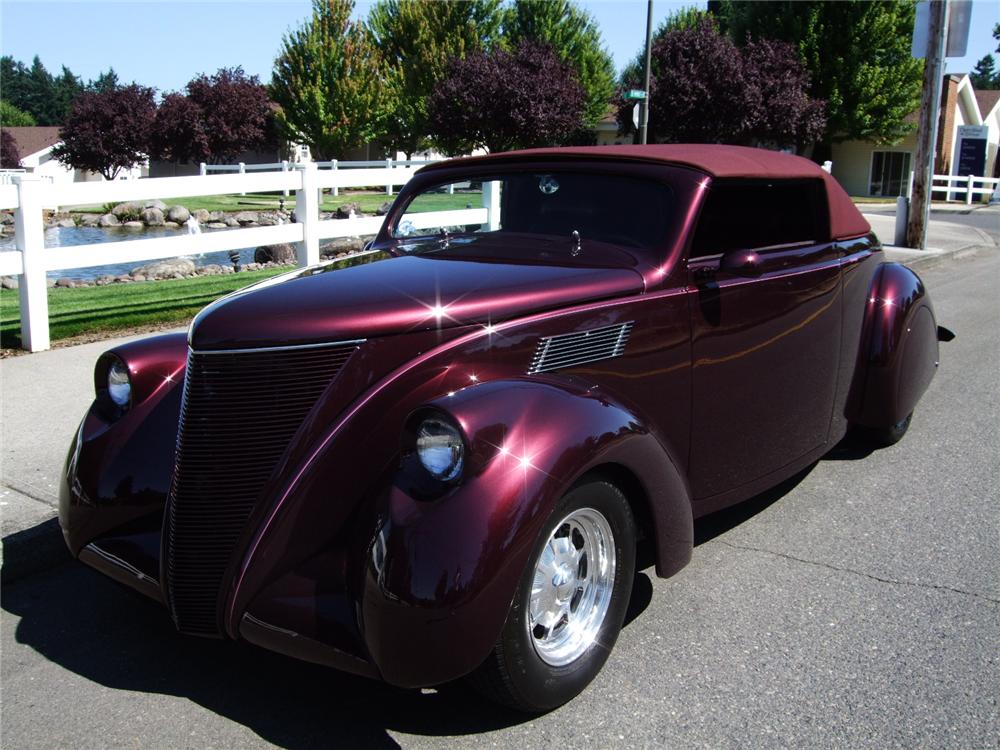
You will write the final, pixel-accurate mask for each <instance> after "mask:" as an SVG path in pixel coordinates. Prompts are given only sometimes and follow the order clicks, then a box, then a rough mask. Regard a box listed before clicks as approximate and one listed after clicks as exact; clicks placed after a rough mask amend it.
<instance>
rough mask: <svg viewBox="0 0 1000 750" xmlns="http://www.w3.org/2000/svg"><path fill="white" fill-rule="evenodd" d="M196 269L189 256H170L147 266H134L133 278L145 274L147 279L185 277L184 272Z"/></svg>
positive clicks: (192, 271) (191, 271)
mask: <svg viewBox="0 0 1000 750" xmlns="http://www.w3.org/2000/svg"><path fill="white" fill-rule="evenodd" d="M194 270H195V265H194V261H193V260H188V259H187V258H169V259H167V260H158V261H156V262H155V263H150V264H149V265H146V266H139V267H138V268H133V269H132V273H131V276H132V278H133V279H134V278H136V277H137V276H145V277H146V278H147V279H156V278H167V279H169V278H178V276H179V277H180V278H183V276H184V274H188V273H194Z"/></svg>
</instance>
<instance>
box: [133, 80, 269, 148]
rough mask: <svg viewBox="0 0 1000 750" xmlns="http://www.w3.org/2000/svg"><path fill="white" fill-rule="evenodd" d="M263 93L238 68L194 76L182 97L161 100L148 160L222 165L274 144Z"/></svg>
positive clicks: (262, 90) (259, 85) (257, 84)
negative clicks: (150, 154)
mask: <svg viewBox="0 0 1000 750" xmlns="http://www.w3.org/2000/svg"><path fill="white" fill-rule="evenodd" d="M273 133H274V130H273V111H272V106H271V101H270V99H269V98H268V95H267V90H266V89H265V88H264V87H263V86H262V85H261V83H260V80H259V79H258V78H257V76H247V75H246V74H245V73H244V72H243V68H239V67H237V68H222V69H220V70H219V71H218V72H216V73H215V74H214V75H211V76H206V75H200V76H198V77H197V78H194V79H192V80H191V81H190V82H189V83H188V85H187V94H186V95H185V94H179V93H172V94H167V96H165V97H164V99H163V103H162V104H161V105H160V109H159V111H158V112H157V114H156V122H155V125H154V127H153V134H152V151H153V155H154V156H155V157H157V158H160V159H166V160H168V161H174V162H195V161H211V162H227V161H234V160H236V159H237V158H238V157H239V156H240V155H241V154H243V153H245V152H246V151H253V150H257V149H262V148H265V147H266V146H268V145H271V144H272V143H273V141H274V135H273Z"/></svg>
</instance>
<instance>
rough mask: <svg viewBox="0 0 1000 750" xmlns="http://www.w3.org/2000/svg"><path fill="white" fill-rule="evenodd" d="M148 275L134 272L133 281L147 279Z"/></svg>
mask: <svg viewBox="0 0 1000 750" xmlns="http://www.w3.org/2000/svg"><path fill="white" fill-rule="evenodd" d="M145 280H146V277H145V276H144V275H143V274H141V273H135V272H133V273H132V281H145Z"/></svg>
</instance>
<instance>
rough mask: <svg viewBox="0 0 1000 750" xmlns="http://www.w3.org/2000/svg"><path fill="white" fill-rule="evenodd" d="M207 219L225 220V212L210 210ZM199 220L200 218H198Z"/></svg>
mask: <svg viewBox="0 0 1000 750" xmlns="http://www.w3.org/2000/svg"><path fill="white" fill-rule="evenodd" d="M208 220H209V221H225V220H226V214H225V212H224V211H210V212H209V214H208ZM199 221H200V219H199Z"/></svg>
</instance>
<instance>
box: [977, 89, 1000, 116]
mask: <svg viewBox="0 0 1000 750" xmlns="http://www.w3.org/2000/svg"><path fill="white" fill-rule="evenodd" d="M997 102H1000V91H976V104H978V105H979V114H980V116H981V117H982V118H983V122H985V121H986V118H987V117H989V114H990V112H992V111H993V109H994V107H996V106H997Z"/></svg>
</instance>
